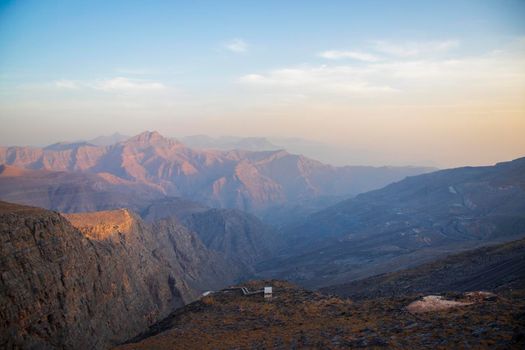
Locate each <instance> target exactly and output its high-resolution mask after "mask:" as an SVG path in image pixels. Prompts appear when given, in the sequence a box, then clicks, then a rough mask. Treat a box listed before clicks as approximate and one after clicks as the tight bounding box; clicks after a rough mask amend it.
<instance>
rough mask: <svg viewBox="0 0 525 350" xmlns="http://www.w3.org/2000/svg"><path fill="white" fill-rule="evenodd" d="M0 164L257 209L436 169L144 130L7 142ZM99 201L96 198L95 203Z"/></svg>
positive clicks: (11, 191) (9, 192) (7, 190)
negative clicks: (233, 146)
mask: <svg viewBox="0 0 525 350" xmlns="http://www.w3.org/2000/svg"><path fill="white" fill-rule="evenodd" d="M0 164H4V165H8V166H13V167H16V168H22V169H31V170H46V171H53V172H68V173H82V174H91V175H97V176H98V178H96V180H97V181H100V183H101V185H100V186H105V187H109V185H108V184H107V183H109V184H112V185H118V186H121V187H122V186H125V187H129V188H130V190H125V191H123V192H125V193H137V192H141V191H142V189H144V188H147V191H146V192H147V196H148V197H152V196H157V197H162V196H166V195H168V196H177V197H184V198H188V199H191V200H194V201H197V202H202V203H204V204H207V205H209V206H213V207H224V208H237V209H241V210H245V211H249V212H252V213H257V214H263V213H264V212H265V211H267V210H269V209H270V208H272V207H275V206H287V205H296V204H299V203H301V202H303V201H306V200H312V199H316V198H319V197H322V196H341V195H346V196H352V195H356V194H358V193H361V192H366V191H369V190H372V189H376V188H380V187H382V186H384V185H386V184H388V183H391V182H393V181H397V180H400V179H402V178H404V177H405V176H409V175H415V174H420V173H424V172H428V171H430V170H431V169H429V168H421V167H362V166H345V167H334V166H331V165H326V164H323V163H320V162H318V161H315V160H312V159H309V158H306V157H304V156H301V155H294V154H290V153H288V152H286V151H284V150H276V151H260V152H253V151H245V150H231V151H218V150H197V149H192V148H189V147H187V146H185V145H184V144H182V143H180V142H178V141H176V140H174V139H169V138H165V137H163V136H162V135H160V134H159V133H157V132H144V133H142V134H139V135H137V136H134V137H131V138H129V139H126V140H125V141H121V142H118V143H116V144H112V145H109V146H95V145H92V144H90V143H86V142H80V143H61V144H54V145H50V146H48V147H45V148H31V147H3V148H0ZM14 173H15V171H14V170H13V171H11V174H14ZM47 176H51V175H47ZM5 177H6V176H5V175H4V176H2V178H1V179H0V190H1V191H2V192H3V196H5V198H7V199H10V198H12V197H13V196H14V197H15V198H16V199H17V201H20V202H21V203H27V204H30V203H31V202H30V201H33V200H34V199H33V198H27V200H24V198H22V197H23V195H24V193H27V191H18V189H17V186H18V184H17V183H16V179H13V177H14V176H10V179H9V180H7V181H8V182H9V186H6V185H4V184H3V183H2V182H1V181H4V178H5ZM101 178H103V179H104V180H105V181H102V180H100V179H101ZM94 179H95V178H93V177H92V178H91V180H92V181H93V180H94ZM21 181H22V182H25V180H21ZM32 181H33V183H34V184H35V186H36V187H42V185H45V183H46V180H45V179H44V180H42V181H43V184H40V183H39V180H38V179H37V176H36V175H35V174H34V175H33V176H32ZM72 181H73V180H72ZM82 181H87V180H85V179H83V180H82ZM21 186H27V185H26V184H21ZM95 187H96V186H95ZM104 192H107V191H106V190H105V191H104ZM120 192H122V191H120ZM142 194H144V192H143V191H142ZM40 195H42V196H46V195H45V194H40ZM48 196H49V197H51V198H47V199H42V202H46V201H48V202H49V201H50V202H53V203H54V202H60V200H55V199H54V198H53V196H54V193H50V194H48ZM30 197H32V196H30ZM123 204H124V205H122V206H127V205H125V204H126V203H123ZM93 206H95V205H91V204H90V208H91V207H93ZM50 208H51V209H54V208H55V207H50ZM60 208H61V210H64V211H76V210H78V209H79V208H78V207H75V208H71V209H68V208H67V205H65V204H61V207H60ZM80 209H81V208H80Z"/></svg>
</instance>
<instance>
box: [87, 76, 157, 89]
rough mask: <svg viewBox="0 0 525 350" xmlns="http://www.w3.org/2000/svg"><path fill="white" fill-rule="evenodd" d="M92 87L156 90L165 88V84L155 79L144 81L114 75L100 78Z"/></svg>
mask: <svg viewBox="0 0 525 350" xmlns="http://www.w3.org/2000/svg"><path fill="white" fill-rule="evenodd" d="M93 87H94V88H95V89H97V90H104V91H117V92H118V91H158V90H164V89H166V86H165V85H164V84H162V83H159V82H156V81H145V80H137V79H129V78H124V77H116V78H112V79H106V80H101V81H99V82H97V83H96V84H95V85H93Z"/></svg>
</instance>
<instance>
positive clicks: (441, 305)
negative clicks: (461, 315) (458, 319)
mask: <svg viewBox="0 0 525 350" xmlns="http://www.w3.org/2000/svg"><path fill="white" fill-rule="evenodd" d="M471 304H473V303H471V302H461V301H454V300H446V299H443V297H441V296H439V295H428V296H426V297H424V298H423V299H422V300H417V301H414V302H412V303H410V304H409V305H408V306H407V310H408V311H409V312H411V313H419V312H430V311H439V310H447V309H450V308H454V307H460V306H466V305H471Z"/></svg>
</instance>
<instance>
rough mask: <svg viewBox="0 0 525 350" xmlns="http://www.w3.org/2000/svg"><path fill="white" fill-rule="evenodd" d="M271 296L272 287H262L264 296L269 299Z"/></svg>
mask: <svg viewBox="0 0 525 350" xmlns="http://www.w3.org/2000/svg"><path fill="white" fill-rule="evenodd" d="M271 297H272V287H264V298H265V299H269V298H271Z"/></svg>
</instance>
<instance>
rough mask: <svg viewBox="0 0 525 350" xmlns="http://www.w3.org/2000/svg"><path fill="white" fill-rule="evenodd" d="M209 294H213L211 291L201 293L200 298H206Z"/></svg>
mask: <svg viewBox="0 0 525 350" xmlns="http://www.w3.org/2000/svg"><path fill="white" fill-rule="evenodd" d="M211 293H213V292H212V291H211V290H209V291H207V292H204V293H202V296H203V297H206V296H208V295H210V294H211Z"/></svg>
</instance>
